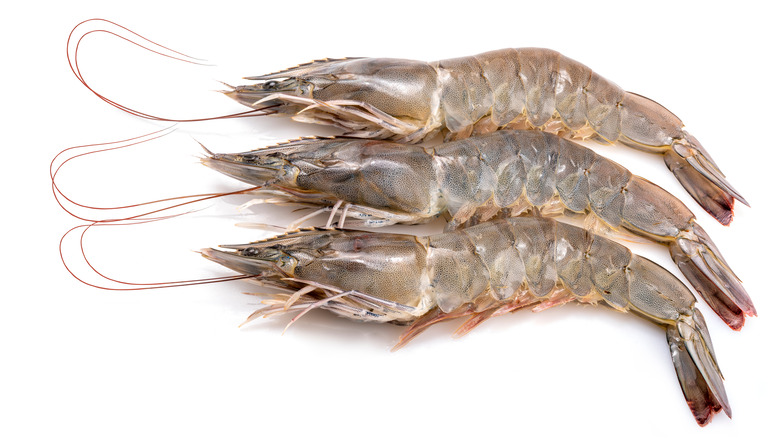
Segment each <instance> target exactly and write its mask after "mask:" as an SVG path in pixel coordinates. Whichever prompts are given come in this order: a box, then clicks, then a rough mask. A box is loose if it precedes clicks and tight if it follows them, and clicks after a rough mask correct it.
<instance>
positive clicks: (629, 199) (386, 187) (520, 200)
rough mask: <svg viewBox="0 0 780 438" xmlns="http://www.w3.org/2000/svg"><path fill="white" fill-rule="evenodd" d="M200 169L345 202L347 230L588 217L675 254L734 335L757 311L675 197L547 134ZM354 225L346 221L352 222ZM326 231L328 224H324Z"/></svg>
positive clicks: (289, 148)
mask: <svg viewBox="0 0 780 438" xmlns="http://www.w3.org/2000/svg"><path fill="white" fill-rule="evenodd" d="M202 161H203V163H204V164H205V165H207V166H208V167H211V168H213V169H215V170H217V171H220V172H222V173H225V174H227V175H229V176H232V177H234V178H237V179H239V180H241V181H244V182H247V183H249V184H252V185H257V186H261V189H260V190H258V193H259V194H260V195H261V196H270V197H272V198H274V199H281V200H284V201H288V202H295V203H308V204H313V205H324V206H334V207H333V209H334V211H333V214H335V209H336V208H337V207H336V206H338V205H341V204H342V203H346V206H345V207H344V211H343V212H342V220H341V221H340V223H341V224H346V225H350V226H354V225H359V226H382V225H388V224H392V223H397V222H401V223H419V222H425V221H429V220H431V219H433V218H434V217H436V216H438V215H445V216H448V217H449V218H450V221H449V224H448V226H447V228H448V229H450V230H452V229H456V228H459V227H463V226H466V225H472V224H476V223H479V222H483V221H485V220H488V219H491V218H494V217H508V216H517V215H521V214H524V213H527V212H529V211H541V212H542V213H543V214H546V215H551V214H561V213H563V212H564V211H569V212H575V213H589V214H591V215H593V216H595V217H597V218H598V219H599V220H600V221H601V222H602V223H603V224H606V226H607V227H609V228H612V229H622V230H625V231H628V232H630V233H633V234H636V235H640V236H643V237H646V238H649V239H651V240H653V241H655V242H658V243H660V244H664V245H668V246H669V249H670V252H671V254H672V257H673V259H674V260H675V262H676V263H677V265H678V266H679V267H680V269H681V270H682V272H683V273H684V274H685V276H686V277H687V278H688V279H689V280H690V281H691V283H692V284H693V285H694V287H695V288H696V290H697V291H698V292H699V293H700V294H701V295H702V296H703V297H704V298H705V300H706V301H707V303H708V304H709V305H710V306H711V307H712V308H713V309H715V311H716V312H717V313H718V315H719V316H720V317H721V318H722V319H723V320H724V321H725V322H726V323H727V324H729V326H731V327H732V328H733V329H735V330H738V329H740V328H741V327H742V326H743V324H744V320H745V316H749V315H755V314H756V312H755V307H754V306H753V303H752V302H751V300H750V297H749V296H748V294H747V292H746V291H745V290H744V288H743V287H742V284H741V282H740V281H739V279H738V278H737V276H736V275H735V274H734V273H733V272H732V270H731V269H730V268H729V266H728V264H727V263H726V262H725V259H724V258H723V256H722V255H721V254H720V252H719V251H718V249H717V248H716V247H715V244H714V243H713V242H712V240H711V239H710V238H709V236H707V234H706V233H705V232H704V230H702V229H701V227H700V226H699V225H698V224H697V223H696V221H695V218H694V215H693V213H691V211H690V210H688V208H687V207H685V205H684V204H683V203H682V202H681V201H679V200H678V199H677V198H675V197H674V196H672V195H671V194H669V193H668V192H666V191H664V190H663V189H661V188H660V187H658V186H656V185H655V184H652V183H651V182H649V181H647V180H645V179H643V178H640V177H637V176H635V175H632V174H631V173H630V172H629V171H628V170H626V169H625V168H623V167H621V166H620V165H618V164H616V163H614V162H612V161H610V160H607V159H605V158H603V157H600V156H599V155H597V154H595V153H594V152H592V151H591V150H590V149H588V148H585V147H583V146H580V145H577V144H576V143H573V142H571V141H568V140H565V139H562V138H560V137H558V136H555V135H553V134H549V133H545V132H541V131H499V132H495V133H492V134H489V135H486V136H483V137H474V138H467V139H463V140H458V141H453V142H450V143H446V144H444V145H441V146H437V147H429V148H423V147H420V146H415V145H403V144H396V143H390V142H385V141H379V140H370V139H369V140H367V139H353V138H335V139H322V138H309V139H301V140H295V141H291V142H289V143H285V144H281V145H278V146H274V147H270V148H266V149H259V150H256V151H252V152H247V153H240V154H209V155H208V156H206V157H205V158H203V160H202ZM347 218H350V219H349V220H346V219H347ZM328 225H330V224H328Z"/></svg>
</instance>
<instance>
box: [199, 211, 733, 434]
mask: <svg viewBox="0 0 780 438" xmlns="http://www.w3.org/2000/svg"><path fill="white" fill-rule="evenodd" d="M222 248H223V249H221V250H218V249H203V250H201V253H202V255H203V256H204V257H206V258H207V259H209V260H212V261H215V262H217V263H220V264H222V265H224V266H226V267H228V268H230V269H233V270H235V271H237V272H239V273H241V274H244V275H251V276H254V279H255V281H257V282H259V283H260V284H264V285H267V286H271V287H274V288H275V289H279V290H281V292H280V293H276V294H272V295H271V296H270V298H269V299H268V300H266V301H264V303H265V304H267V306H266V307H263V308H261V309H260V310H258V311H257V312H255V313H254V314H252V315H251V316H250V317H249V319H248V320H252V319H254V318H257V317H260V316H268V315H274V314H280V313H286V312H292V311H302V312H301V313H299V315H298V317H299V316H300V315H302V314H303V313H305V312H307V311H309V310H311V309H313V308H322V309H325V310H329V311H331V312H333V313H336V314H337V315H339V316H343V317H347V318H352V319H355V320H359V321H375V322H391V323H395V324H405V325H409V328H408V329H407V331H406V332H405V333H404V334H403V335H402V336H401V339H400V341H399V344H398V346H397V347H400V346H403V345H404V344H405V343H407V342H408V341H409V340H411V339H412V338H413V337H415V336H416V335H418V334H419V333H420V332H422V331H423V330H425V329H426V328H427V327H429V326H431V325H432V324H435V323H437V322H440V321H443V320H447V319H453V318H458V317H464V316H466V317H469V319H468V320H467V321H466V322H465V323H464V324H463V325H462V326H461V327H460V329H458V334H465V333H467V332H469V331H470V330H472V329H473V328H475V327H476V326H477V325H479V324H480V323H481V322H483V321H485V320H487V319H488V318H490V317H493V316H498V315H502V314H506V313H509V312H514V311H516V310H519V309H521V308H525V307H529V306H534V310H537V311H538V310H543V309H546V308H550V307H553V306H557V305H562V304H565V303H567V302H570V301H578V302H581V303H590V304H595V303H604V304H606V305H608V306H610V307H612V308H614V309H616V310H618V311H621V312H624V313H632V314H635V315H638V316H641V317H643V318H645V319H648V320H650V321H652V322H654V323H656V324H658V325H660V326H661V327H663V328H664V329H665V330H666V335H667V341H668V343H669V348H670V351H671V355H672V361H673V363H674V367H675V369H676V371H677V377H678V379H679V383H680V386H681V388H682V391H683V395H684V396H685V398H686V400H687V402H688V405H689V407H690V409H691V411H692V413H693V415H694V417H695V419H696V421H697V422H698V424H699V425H702V426H703V425H705V424H707V423H708V422H709V421H710V420H711V419H712V417H713V416H714V414H715V413H717V412H719V411H721V410H723V411H724V412H725V413H726V415H728V416H729V417H731V408H730V406H729V402H728V398H727V396H726V391H725V388H724V386H723V381H722V375H721V372H720V369H719V368H718V365H717V362H716V359H715V354H714V350H713V346H712V341H711V340H710V336H709V333H708V330H707V326H706V324H705V322H704V318H703V316H702V315H701V313H700V312H699V310H698V309H696V308H695V307H694V304H695V301H696V300H695V298H694V297H693V295H692V294H691V293H690V291H688V289H687V288H686V287H685V285H683V284H682V282H680V281H679V280H678V279H677V278H676V277H674V276H673V275H672V274H670V273H669V272H668V271H666V270H664V269H663V268H662V267H660V266H658V265H656V264H655V263H653V262H651V261H649V260H647V259H645V258H643V257H640V256H636V255H633V254H632V253H631V252H630V251H629V250H628V249H627V248H625V247H624V246H622V245H619V244H617V243H615V242H613V241H611V240H609V239H606V238H603V237H600V236H597V235H594V234H592V233H590V232H588V231H587V230H584V229H581V228H577V227H574V226H571V225H566V224H562V223H558V222H556V221H553V220H549V219H544V218H537V217H525V218H512V219H507V220H497V221H493V222H487V223H483V224H480V225H476V226H474V227H469V228H464V229H460V230H455V231H450V232H445V233H442V234H438V235H433V236H430V237H415V236H408V235H398V234H384V233H372V232H368V231H344V230H333V229H331V230H322V229H319V230H318V229H312V230H302V231H296V232H292V233H289V234H285V235H281V236H276V237H272V238H270V239H267V240H263V241H259V242H254V243H249V244H241V245H224V246H222ZM298 317H296V318H295V319H297V318H298ZM295 319H293V322H294V321H295Z"/></svg>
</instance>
